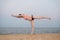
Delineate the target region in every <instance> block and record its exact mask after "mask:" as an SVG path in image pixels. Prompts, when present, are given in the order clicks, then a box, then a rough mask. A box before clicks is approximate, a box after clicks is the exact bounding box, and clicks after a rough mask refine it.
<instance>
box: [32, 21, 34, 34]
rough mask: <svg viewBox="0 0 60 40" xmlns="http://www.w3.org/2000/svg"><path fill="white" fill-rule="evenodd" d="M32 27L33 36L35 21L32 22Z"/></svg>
mask: <svg viewBox="0 0 60 40" xmlns="http://www.w3.org/2000/svg"><path fill="white" fill-rule="evenodd" d="M31 26H32V30H31V34H33V33H34V20H32V21H31Z"/></svg>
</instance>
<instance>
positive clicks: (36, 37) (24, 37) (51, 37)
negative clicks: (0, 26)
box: [0, 34, 60, 40]
mask: <svg viewBox="0 0 60 40" xmlns="http://www.w3.org/2000/svg"><path fill="white" fill-rule="evenodd" d="M0 40H60V34H9V35H0Z"/></svg>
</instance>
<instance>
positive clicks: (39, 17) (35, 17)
mask: <svg viewBox="0 0 60 40" xmlns="http://www.w3.org/2000/svg"><path fill="white" fill-rule="evenodd" d="M33 18H34V19H49V20H50V19H51V18H49V17H44V16H34V17H33Z"/></svg>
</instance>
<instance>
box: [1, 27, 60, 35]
mask: <svg viewBox="0 0 60 40" xmlns="http://www.w3.org/2000/svg"><path fill="white" fill-rule="evenodd" d="M30 33H31V27H1V28H0V35H1V34H30ZM44 33H60V28H37V27H35V28H34V34H44Z"/></svg>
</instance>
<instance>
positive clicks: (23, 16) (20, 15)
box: [12, 14, 51, 34]
mask: <svg viewBox="0 0 60 40" xmlns="http://www.w3.org/2000/svg"><path fill="white" fill-rule="evenodd" d="M12 16H13V17H16V18H23V19H25V16H27V18H26V19H25V20H28V21H30V22H31V26H32V30H31V34H33V33H34V20H35V19H49V20H50V19H51V18H49V17H43V16H33V19H34V20H32V17H31V16H29V15H26V14H18V15H17V16H16V15H12Z"/></svg>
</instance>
